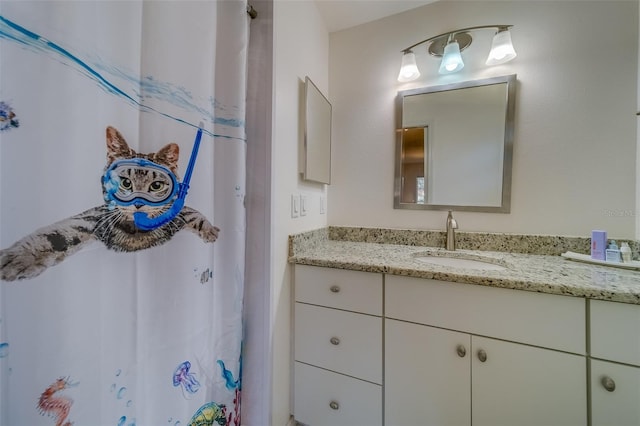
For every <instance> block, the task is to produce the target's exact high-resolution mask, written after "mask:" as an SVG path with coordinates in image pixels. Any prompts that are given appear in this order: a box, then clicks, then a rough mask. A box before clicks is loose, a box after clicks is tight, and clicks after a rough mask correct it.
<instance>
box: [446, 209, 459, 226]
mask: <svg viewBox="0 0 640 426" xmlns="http://www.w3.org/2000/svg"><path fill="white" fill-rule="evenodd" d="M447 228H451V229H458V222H457V221H456V220H455V219H454V218H453V212H452V211H451V210H449V214H448V215H447Z"/></svg>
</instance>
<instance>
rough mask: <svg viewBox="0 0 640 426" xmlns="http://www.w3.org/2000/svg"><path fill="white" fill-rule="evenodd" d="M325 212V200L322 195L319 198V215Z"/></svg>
mask: <svg viewBox="0 0 640 426" xmlns="http://www.w3.org/2000/svg"><path fill="white" fill-rule="evenodd" d="M326 211H327V207H326V206H325V198H324V195H321V196H320V214H324V213H325V212H326Z"/></svg>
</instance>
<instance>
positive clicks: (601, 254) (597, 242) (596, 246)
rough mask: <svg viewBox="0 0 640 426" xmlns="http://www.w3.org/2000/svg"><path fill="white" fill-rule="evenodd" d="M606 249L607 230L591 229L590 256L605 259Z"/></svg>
mask: <svg viewBox="0 0 640 426" xmlns="http://www.w3.org/2000/svg"><path fill="white" fill-rule="evenodd" d="M606 249H607V231H599V230H595V231H591V258H592V259H596V260H605V250H606Z"/></svg>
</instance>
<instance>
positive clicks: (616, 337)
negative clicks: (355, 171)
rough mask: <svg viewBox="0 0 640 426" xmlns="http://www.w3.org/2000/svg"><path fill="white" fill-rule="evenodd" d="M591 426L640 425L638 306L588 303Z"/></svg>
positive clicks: (599, 302)
mask: <svg viewBox="0 0 640 426" xmlns="http://www.w3.org/2000/svg"><path fill="white" fill-rule="evenodd" d="M589 317H590V324H591V327H590V329H591V358H592V359H591V362H590V363H591V366H590V369H591V426H636V425H640V306H637V305H629V304H623V303H614V302H605V301H600V300H592V301H590V315H589Z"/></svg>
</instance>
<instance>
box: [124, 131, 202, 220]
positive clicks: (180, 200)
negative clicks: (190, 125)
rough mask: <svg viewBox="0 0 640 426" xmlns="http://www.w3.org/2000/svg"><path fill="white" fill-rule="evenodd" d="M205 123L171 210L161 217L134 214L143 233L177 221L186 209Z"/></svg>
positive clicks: (195, 142) (199, 132)
mask: <svg viewBox="0 0 640 426" xmlns="http://www.w3.org/2000/svg"><path fill="white" fill-rule="evenodd" d="M203 126H204V125H203V123H202V122H200V125H199V126H198V132H197V133H196V139H195V141H194V142H193V149H192V150H191V158H189V165H188V166H187V171H186V172H185V175H184V179H183V180H182V183H180V184H179V187H180V188H179V189H178V196H177V198H176V200H175V201H174V202H173V205H172V206H171V208H170V209H169V210H167V211H166V212H164V213H162V214H161V215H160V216H156V217H149V215H148V214H147V213H145V212H135V213H134V214H133V222H134V223H135V225H136V227H137V228H138V229H141V230H143V231H152V230H154V229H156V228H159V227H161V226H163V225H166V224H167V223H169V222H171V221H172V220H173V219H175V217H176V216H178V214H179V213H180V211H181V210H182V208H183V207H184V199H185V198H187V191H188V190H189V181H190V180H191V173H192V172H193V167H194V166H195V164H196V157H197V156H198V149H199V148H200V139H202V127H203Z"/></svg>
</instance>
